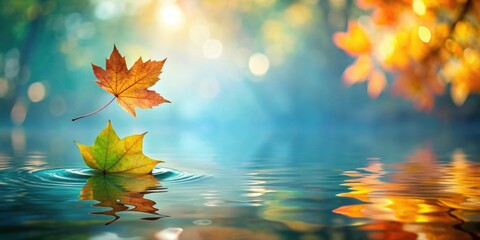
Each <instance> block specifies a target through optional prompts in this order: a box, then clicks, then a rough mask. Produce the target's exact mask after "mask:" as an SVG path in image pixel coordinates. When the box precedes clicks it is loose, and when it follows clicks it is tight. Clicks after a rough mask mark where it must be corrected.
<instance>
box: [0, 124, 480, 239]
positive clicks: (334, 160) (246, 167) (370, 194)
mask: <svg viewBox="0 0 480 240" xmlns="http://www.w3.org/2000/svg"><path fill="white" fill-rule="evenodd" d="M352 132H353V133H355V134H352ZM467 133H468V134H467ZM84 134H85V137H84V138H85V139H87V140H85V141H83V140H82V142H85V143H87V144H88V139H89V138H92V137H91V136H90V135H92V136H95V133H94V132H92V133H88V132H87V133H84ZM162 134H163V133H160V132H155V131H153V132H150V133H149V135H150V136H153V137H152V138H148V137H147V138H146V139H145V142H146V145H145V149H144V152H145V153H146V154H147V155H148V156H151V157H153V158H157V159H161V160H164V161H165V162H166V163H164V164H160V165H158V166H157V168H155V169H154V171H153V173H152V174H151V175H143V176H132V175H115V176H112V175H107V176H104V175H102V174H99V173H97V172H95V171H94V170H89V169H87V168H86V167H85V165H84V164H83V161H82V159H81V156H80V154H79V153H78V150H77V149H76V147H75V145H74V143H73V141H72V140H73V139H72V138H71V136H68V135H67V134H65V135H60V136H58V134H52V132H49V131H40V130H34V129H4V130H2V133H1V135H0V139H1V140H0V141H1V143H2V144H1V145H0V146H1V148H0V191H1V193H2V198H1V199H0V216H1V218H0V238H2V239H15V238H19V239H21V238H25V239H26V238H29V239H60V238H61V239H119V238H127V239H474V238H475V237H479V236H480V230H479V229H480V224H479V222H480V187H479V186H480V185H478V183H479V182H480V161H479V159H480V158H479V156H480V152H479V151H480V150H478V147H477V146H478V144H479V143H480V140H479V139H478V138H477V137H475V136H476V135H475V134H473V133H472V132H468V131H467V132H465V131H455V130H448V131H446V130H445V131H438V132H437V131H424V132H423V133H422V132H420V133H419V132H418V131H411V132H408V131H393V130H390V131H377V132H373V133H372V131H362V130H358V129H357V130H352V129H348V130H342V131H336V130H315V131H285V130H281V131H269V132H262V131H257V132H254V131H252V132H243V133H235V132H234V133H232V134H230V136H229V137H226V136H228V134H224V133H222V134H220V133H216V134H213V133H212V134H210V135H208V137H205V135H204V134H203V133H202V134H200V133H195V132H194V133H192V132H181V133H178V134H176V135H175V136H174V137H172V138H169V139H167V140H160V141H155V136H160V135H162ZM46 136H55V137H49V138H46ZM77 136H79V137H77V138H76V139H78V138H83V135H81V134H80V135H79V134H77ZM89 136H90V137H89ZM45 139H47V140H45ZM171 139H173V140H171Z"/></svg>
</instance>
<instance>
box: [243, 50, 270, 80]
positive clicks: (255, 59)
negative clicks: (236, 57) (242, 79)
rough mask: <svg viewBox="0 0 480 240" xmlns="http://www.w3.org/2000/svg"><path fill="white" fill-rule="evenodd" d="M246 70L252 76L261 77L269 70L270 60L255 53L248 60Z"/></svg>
mask: <svg viewBox="0 0 480 240" xmlns="http://www.w3.org/2000/svg"><path fill="white" fill-rule="evenodd" d="M248 68H249V69H250V72H251V73H252V74H253V75H255V76H263V75H265V74H266V73H267V71H268V69H269V68H270V60H269V59H268V57H267V56H265V55H264V54H261V53H255V54H253V55H252V56H250V59H249V60H248Z"/></svg>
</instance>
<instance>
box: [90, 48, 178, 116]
mask: <svg viewBox="0 0 480 240" xmlns="http://www.w3.org/2000/svg"><path fill="white" fill-rule="evenodd" d="M165 60H166V59H165ZM165 60H163V61H152V60H148V61H146V62H143V61H142V58H141V57H140V58H139V59H138V60H137V62H135V64H134V65H133V66H132V68H131V69H127V64H126V62H125V57H122V56H121V55H120V53H119V52H118V50H117V47H116V46H114V47H113V51H112V53H111V55H110V58H109V59H107V60H106V69H102V68H101V67H99V66H97V65H94V64H92V68H93V72H94V74H95V76H96V77H97V79H98V80H97V81H96V83H97V84H98V85H99V86H100V87H102V88H103V89H104V90H105V91H107V92H109V93H111V94H113V95H114V96H115V97H116V98H117V102H118V103H119V104H120V106H122V107H123V109H125V110H126V111H127V112H129V113H130V114H132V115H133V116H136V115H135V107H138V108H143V109H146V108H152V107H154V106H157V105H159V104H162V103H165V102H167V103H168V102H169V101H168V100H166V99H165V98H163V97H162V96H160V95H159V94H158V93H156V92H155V91H153V90H147V88H149V87H151V86H153V85H154V84H155V83H156V82H157V81H158V80H159V78H158V76H159V75H160V73H161V72H162V67H163V64H164V63H165Z"/></svg>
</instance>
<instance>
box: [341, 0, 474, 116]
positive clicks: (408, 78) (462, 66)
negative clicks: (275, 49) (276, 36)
mask: <svg viewBox="0 0 480 240" xmlns="http://www.w3.org/2000/svg"><path fill="white" fill-rule="evenodd" d="M356 4H357V6H358V7H359V8H361V9H363V10H366V11H367V12H368V13H369V15H363V16H360V17H358V18H357V19H355V20H351V21H350V22H349V25H348V30H347V32H338V33H336V34H335V35H334V36H333V40H334V42H335V44H336V45H337V46H338V47H340V48H341V49H343V50H344V51H345V52H347V53H348V54H349V55H351V56H353V57H355V58H356V60H355V62H354V63H353V64H351V65H350V66H349V67H348V68H347V69H345V71H344V74H343V79H344V81H345V83H346V84H348V85H352V84H355V83H359V82H368V93H369V95H370V96H371V97H373V98H376V97H378V95H379V94H380V93H381V92H383V91H384V90H385V89H386V88H387V87H389V85H390V87H391V89H392V90H393V94H395V95H399V96H403V97H404V98H406V99H408V100H410V101H412V102H413V103H414V105H415V106H416V107H417V108H418V109H421V110H431V109H432V108H433V106H434V103H435V99H436V97H437V96H439V95H442V94H444V92H446V91H447V90H448V89H449V90H450V96H451V98H452V100H453V102H454V103H455V104H456V105H462V104H463V103H464V102H465V100H466V99H467V97H468V96H469V95H470V94H472V93H477V94H478V93H480V42H479V41H478V39H480V25H479V24H480V2H478V1H474V0H442V1H438V0H401V1H390V0H357V1H356ZM386 73H388V74H391V76H392V79H393V80H392V82H391V83H389V82H388V80H387V77H386Z"/></svg>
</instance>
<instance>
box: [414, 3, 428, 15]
mask: <svg viewBox="0 0 480 240" xmlns="http://www.w3.org/2000/svg"><path fill="white" fill-rule="evenodd" d="M412 8H413V11H414V12H415V13H416V14H418V15H420V16H423V15H425V13H426V12H427V7H426V6H425V3H424V2H423V1H422V0H414V1H413V2H412Z"/></svg>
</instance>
